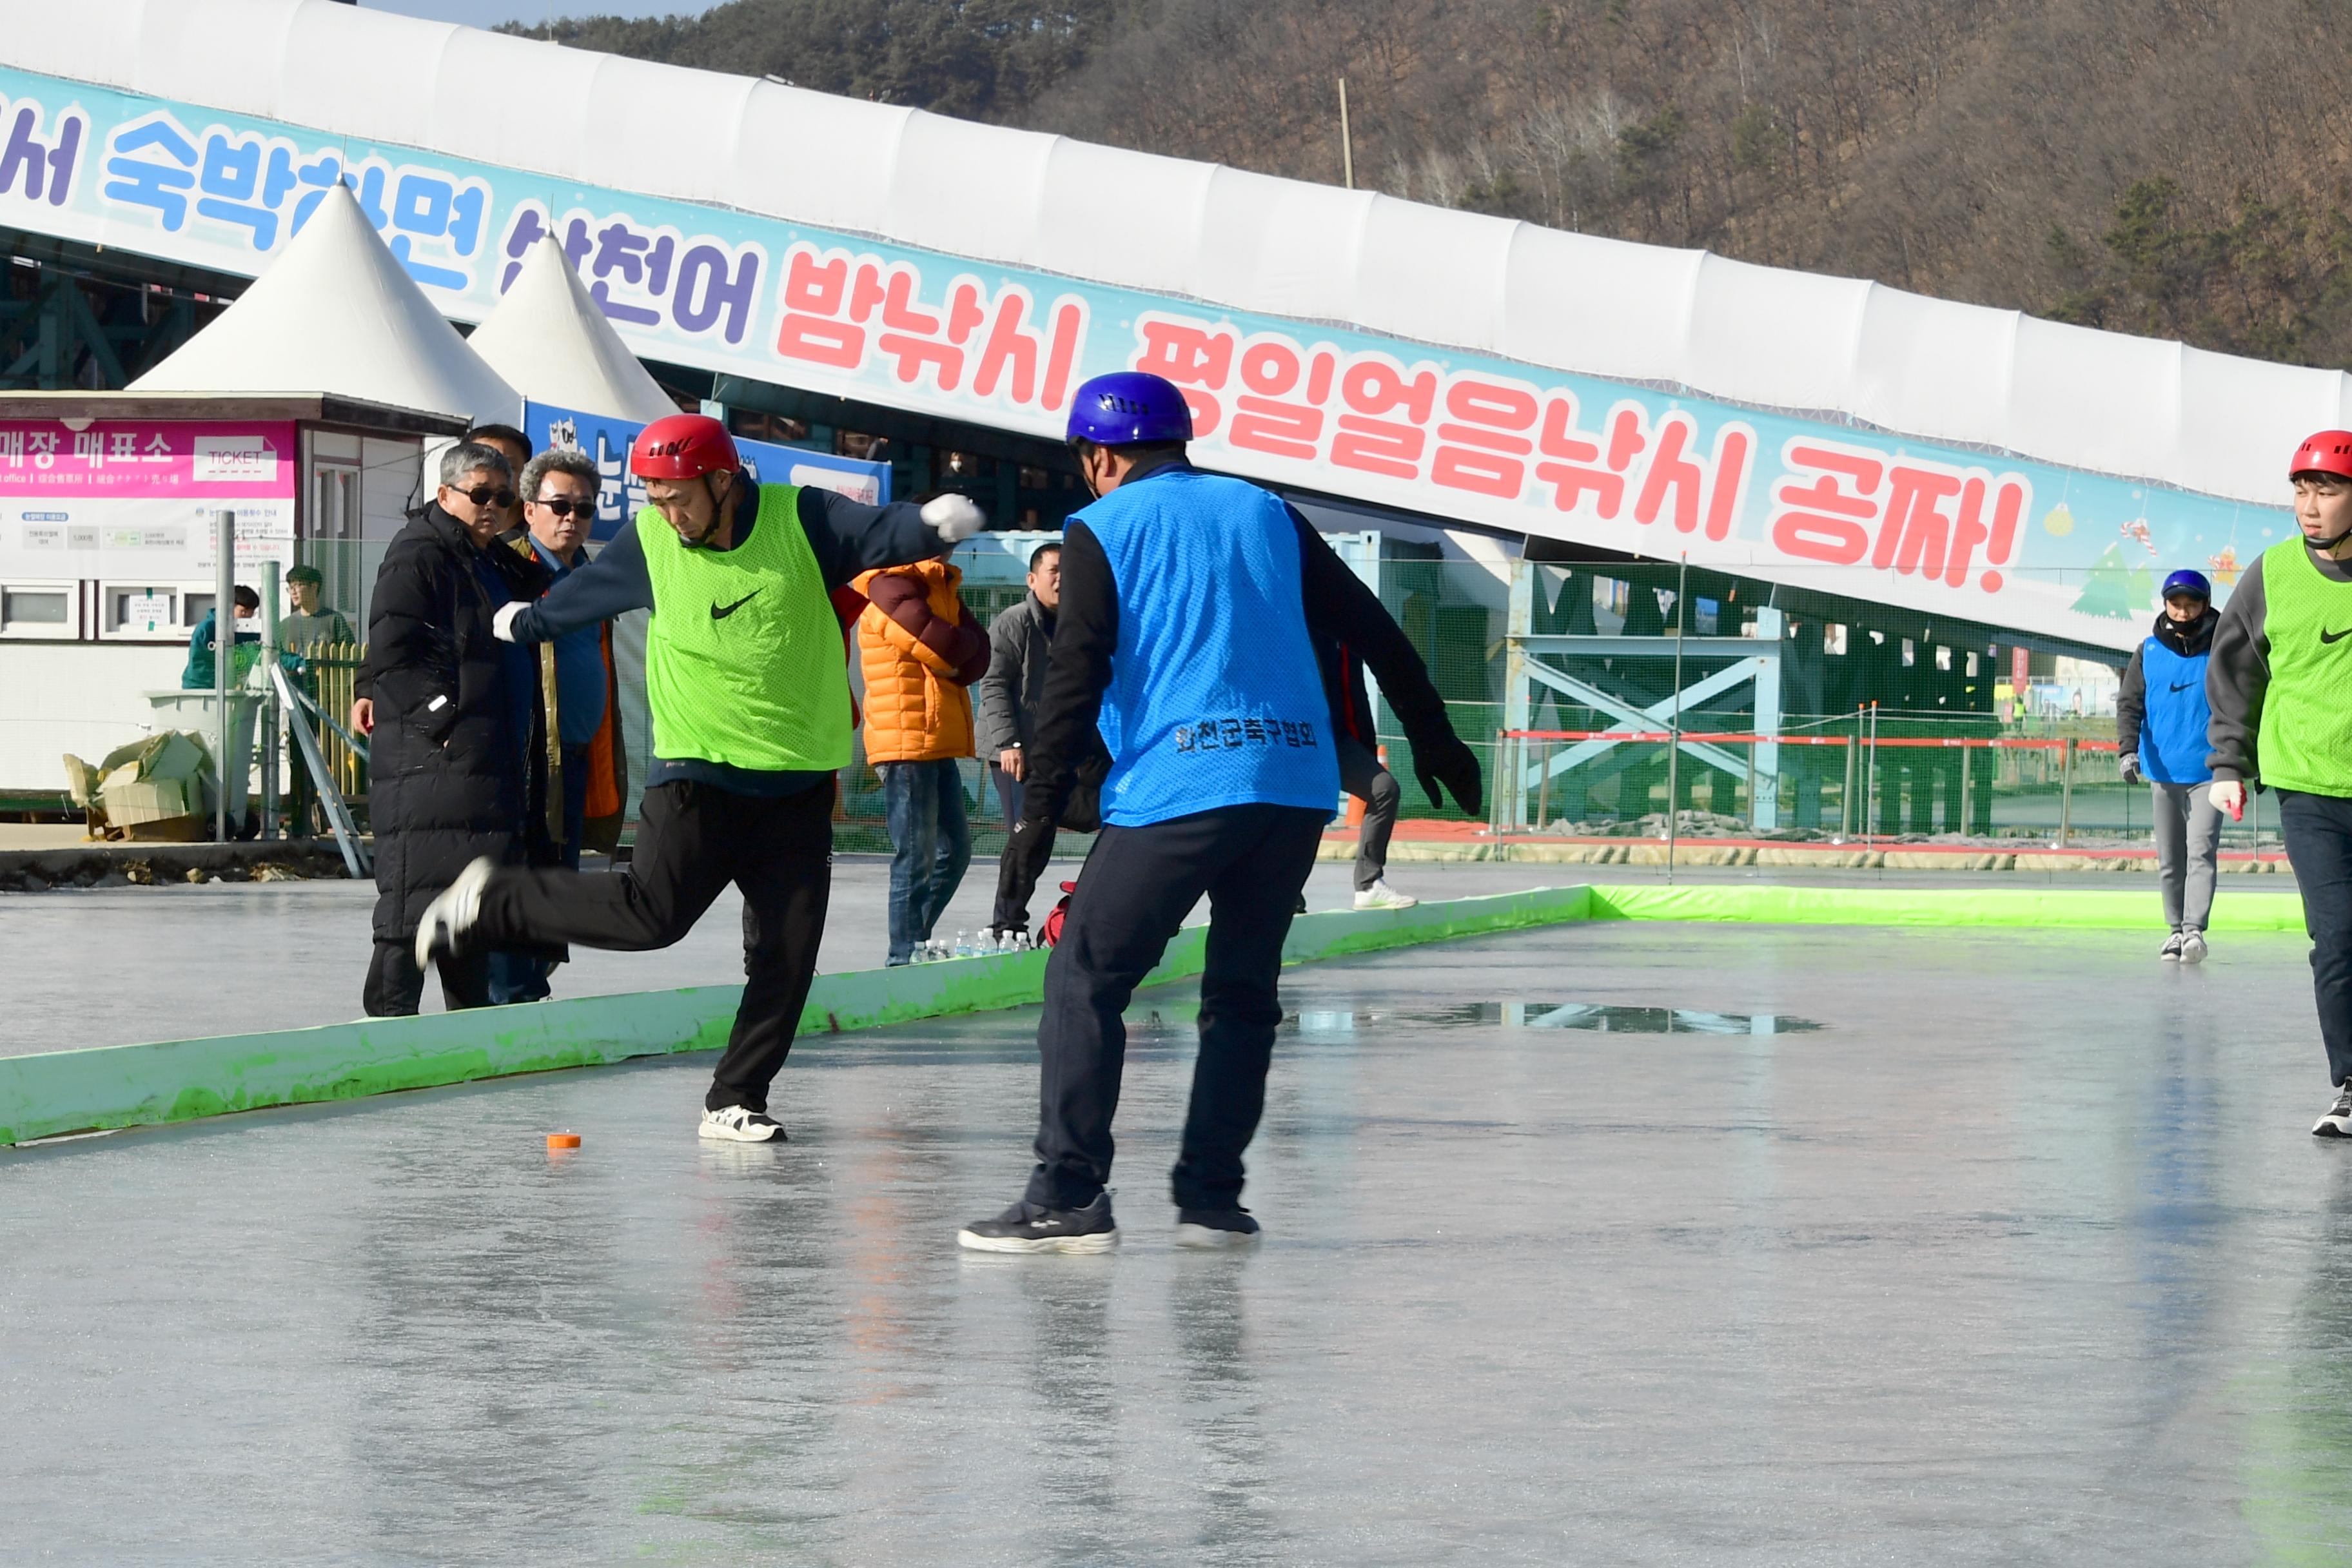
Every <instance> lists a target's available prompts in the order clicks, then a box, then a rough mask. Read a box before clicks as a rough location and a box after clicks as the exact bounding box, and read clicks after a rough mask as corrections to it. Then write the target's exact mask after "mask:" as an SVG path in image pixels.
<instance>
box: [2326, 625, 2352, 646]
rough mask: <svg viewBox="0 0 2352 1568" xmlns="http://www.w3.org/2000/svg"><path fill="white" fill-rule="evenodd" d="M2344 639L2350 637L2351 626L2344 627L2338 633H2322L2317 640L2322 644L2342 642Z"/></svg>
mask: <svg viewBox="0 0 2352 1568" xmlns="http://www.w3.org/2000/svg"><path fill="white" fill-rule="evenodd" d="M2346 637H2352V626H2346V627H2345V628H2344V629H2343V630H2342V631H2340V632H2329V631H2323V632H2321V633H2320V634H2319V640H2320V641H2321V642H2324V643H2332V642H2342V641H2343V640H2344V639H2345V638H2346Z"/></svg>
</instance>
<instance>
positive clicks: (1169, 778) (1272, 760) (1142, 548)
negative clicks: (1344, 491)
mask: <svg viewBox="0 0 2352 1568" xmlns="http://www.w3.org/2000/svg"><path fill="white" fill-rule="evenodd" d="M1076 520H1077V521H1082V522H1084V523H1085V524H1086V525H1087V530H1088V531H1090V532H1092V533H1093V534H1094V536H1095V538H1096V539H1097V541H1098V542H1100V543H1101V545H1102V548H1103V554H1104V555H1105V556H1106V557H1107V558H1108V560H1109V563H1110V570H1111V577H1112V580H1113V581H1114V582H1115V583H1116V584H1117V585H1118V652H1117V653H1116V654H1114V655H1113V656H1112V659H1111V673H1110V686H1109V688H1108V689H1107V690H1106V691H1105V692H1104V693H1103V704H1102V719H1101V723H1100V727H1101V730H1102V737H1103V742H1104V744H1105V745H1107V746H1108V747H1109V749H1110V755H1111V769H1110V777H1109V779H1108V781H1107V782H1106V783H1105V784H1104V785H1103V794H1102V799H1103V820H1104V821H1105V822H1108V823H1110V824H1112V825H1113V826H1119V827H1143V826H1149V825H1150V824H1152V823H1155V822H1165V821H1167V820H1169V819H1170V818H1171V817H1178V816H1192V815H1193V814H1194V813H1196V812H1202V811H1212V810H1214V809H1216V808H1217V807H1219V806H1226V805H1247V804H1250V803H1253V802H1255V803H1263V804H1266V805H1299V806H1308V807H1312V808H1314V809H1317V810H1319V811H1325V812H1328V811H1330V810H1331V809H1332V808H1333V804H1334V802H1335V801H1337V799H1338V798H1339V762H1338V760H1337V758H1336V757H1335V756H1334V754H1333V752H1332V746H1331V713H1330V708H1329V705H1328V702H1327V701H1326V700H1325V699H1324V696H1323V681H1322V677H1321V675H1320V673H1319V672H1318V668H1317V667H1316V663H1315V650H1314V648H1313V647H1312V646H1311V645H1310V644H1309V643H1308V641H1307V618H1306V611H1305V609H1304V607H1303V605H1302V604H1301V601H1300V596H1299V564H1298V534H1297V525H1296V524H1294V523H1293V522H1292V521H1291V519H1290V512H1289V510H1288V509H1287V508H1286V507H1285V506H1284V505H1283V504H1282V502H1281V501H1280V500H1278V499H1276V497H1275V496H1273V495H1271V494H1269V493H1268V492H1266V491H1265V490H1262V489H1258V487H1257V486H1255V485H1253V484H1248V483H1245V482H1244V481H1243V480H1240V479H1225V478H1223V477H1222V476H1219V475H1214V474H1202V473H1197V472H1195V471H1193V470H1192V469H1190V468H1162V469H1160V471H1159V472H1157V473H1153V474H1150V475H1147V476H1145V477H1144V478H1142V479H1137V480H1135V481H1134V482H1133V483H1130V484H1124V485H1121V486H1120V487H1119V488H1118V489H1115V490H1113V491H1111V492H1110V494H1108V495H1107V496H1105V497H1103V498H1102V499H1101V500H1097V501H1096V502H1094V503H1093V504H1092V505H1090V506H1088V507H1087V508H1086V509H1085V510H1081V511H1079V512H1078V513H1077V514H1076Z"/></svg>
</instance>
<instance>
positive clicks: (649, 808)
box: [468, 783, 833, 1110]
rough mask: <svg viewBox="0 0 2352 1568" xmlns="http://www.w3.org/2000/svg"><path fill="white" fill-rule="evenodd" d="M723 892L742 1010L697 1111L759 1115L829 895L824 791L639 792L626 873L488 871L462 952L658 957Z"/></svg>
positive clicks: (786, 1044) (785, 1046) (672, 788)
mask: <svg viewBox="0 0 2352 1568" xmlns="http://www.w3.org/2000/svg"><path fill="white" fill-rule="evenodd" d="M730 882H732V883H734V884H735V885H736V886H737V887H739V888H740V889H743V1001H742V1005H740V1006H739V1007H738V1008H737V1009H736V1010H735V1027H734V1030H733V1031H732V1032H731V1033H730V1034H729V1036H728V1037H727V1054H726V1055H724V1056H722V1057H720V1058H719V1070H718V1072H717V1073H716V1074H714V1075H713V1077H712V1080H711V1085H710V1093H709V1096H708V1097H706V1099H705V1100H704V1102H703V1103H704V1104H705V1106H706V1107H707V1108H708V1109H709V1110H723V1109H724V1108H726V1107H727V1106H730V1105H740V1106H745V1107H747V1108H749V1109H751V1110H766V1109H767V1108H768V1086H769V1084H771V1083H772V1082H773V1081H775V1077H776V1074H777V1073H778V1072H779V1071H781V1070H782V1068H783V1065H784V1058H785V1056H786V1055H787V1054H789V1053H790V1052H791V1050H792V1048H793V1031H794V1030H795V1029H797V1028H798V1027H799V1026H800V1020H801V1009H802V1008H803V1006H805V1005H807V1003H808V993H809V979H810V977H811V976H812V975H814V973H816V950H817V943H818V942H820V941H821V940H822V939H823V938H824V911H825V902H826V900H827V898H828V896H829V895H830V893H831V891H832V888H833V787H832V785H831V784H818V785H816V786H814V788H810V789H804V790H802V791H801V792H800V793H799V794H797V795H785V796H784V797H782V799H776V800H771V799H763V798H761V797H758V796H754V795H736V794H734V793H732V792H731V791H729V790H723V789H719V788H718V787H717V786H716V785H713V784H697V783H685V784H656V785H655V786H654V787H653V788H651V789H649V790H647V791H646V795H645V805H644V807H643V811H642V816H641V817H640V819H639V821H638V824H637V842H636V847H635V850H634V851H633V852H632V857H631V859H630V861H629V867H628V869H627V870H625V871H620V872H615V873H612V874H599V873H594V872H591V873H589V874H587V875H584V876H583V875H582V874H581V873H579V872H576V871H557V870H549V871H522V870H502V871H499V872H498V873H497V874H496V875H495V876H493V877H492V878H491V879H490V883H489V886H488V888H486V889H483V892H482V912H481V919H480V922H479V924H478V925H477V926H476V927H475V929H474V932H473V934H472V935H471V936H470V937H469V938H468V945H469V946H480V947H498V946H500V945H503V944H506V943H509V942H537V943H553V942H578V943H579V944H580V945H582V946H583V947H605V948H617V949H620V950H621V951H623V952H643V951H645V950H646V949H648V948H656V947H667V946H669V945H670V943H672V942H676V941H677V940H678V939H679V938H680V937H682V936H684V935H685V934H686V933H687V932H688V931H691V930H693V929H694V922H695V921H698V920H700V919H701V918H702V912H703V911H704V910H707V909H709V907H710V902H711V900H713V899H716V898H717V897H718V896H719V889H723V888H724V887H726V886H727V884H728V883H730Z"/></svg>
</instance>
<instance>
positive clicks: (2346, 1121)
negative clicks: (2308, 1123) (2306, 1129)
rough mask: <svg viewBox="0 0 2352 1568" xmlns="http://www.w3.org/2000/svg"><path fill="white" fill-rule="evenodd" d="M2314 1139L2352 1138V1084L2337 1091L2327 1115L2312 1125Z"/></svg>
mask: <svg viewBox="0 0 2352 1568" xmlns="http://www.w3.org/2000/svg"><path fill="white" fill-rule="evenodd" d="M2311 1135H2312V1136H2313V1137H2314V1138H2352V1083H2347V1084H2346V1085H2345V1086H2344V1087H2343V1089H2340V1090H2339V1091H2337V1093H2336V1103H2335V1104H2334V1105H2333V1106H2330V1107H2329V1108H2328V1111H2327V1114H2326V1115H2325V1116H2323V1117H2321V1118H2320V1119H2319V1120H2318V1121H2315V1122H2314V1123H2312V1127H2311Z"/></svg>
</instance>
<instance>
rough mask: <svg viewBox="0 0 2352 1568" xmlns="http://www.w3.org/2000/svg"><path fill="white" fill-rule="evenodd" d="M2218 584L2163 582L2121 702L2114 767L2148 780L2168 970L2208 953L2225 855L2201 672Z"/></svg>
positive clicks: (2215, 620) (2194, 579)
mask: <svg viewBox="0 0 2352 1568" xmlns="http://www.w3.org/2000/svg"><path fill="white" fill-rule="evenodd" d="M2220 623H2221V616H2220V615H2218V614H2217V613H2216V612H2215V611H2214V608H2213V586H2212V584H2210V583H2208V582H2206V580H2205V575H2204V574H2203V573H2201V572H2175V573H2174V574H2172V575H2171V576H2169V577H2167V578H2166V579H2165V580H2164V609H2163V611H2162V612H2161V613H2160V614H2158V616H2157V617H2156V630H2155V631H2154V632H2153V633H2151V634H2150V635H2149V637H2148V638H2147V641H2145V642H2143V643H2141V644H2140V646H2139V651H2138V652H2137V653H2135V654H2133V655H2132V657H2131V663H2130V664H2128V665H2126V667H2125V668H2124V684H2123V689H2122V691H2121V692H2119V693H2118V694H2117V695H2116V752H2117V756H2116V761H2117V762H2118V763H2120V764H2121V766H2122V768H2123V775H2124V782H2125V783H2126V784H2137V783H2139V782H2140V780H2142V779H2146V780H2147V783H2148V787H2149V789H2150V790H2151V791H2153V792H2154V794H2155V797H2156V864H2157V876H2158V879H2159V880H2160V881H2161V882H2162V883H2163V885H2164V918H2165V919H2166V920H2167V921H2169V922H2171V925H2172V934H2171V935H2169V936H2168V937H2166V938H2165V939H2164V952H2163V956H2164V958H2165V960H2166V961H2167V962H2168V963H2171V962H2179V963H2199V962H2200V961H2202V960H2203V958H2204V956H2205V922H2206V921H2207V919H2208V918H2210V915H2211V914H2212V911H2213V872H2214V865H2215V862H2216V861H2217V860H2218V859H2219V858H2220V857H2221V813H2220V812H2219V811H2218V810H2216V809H2215V808H2214V805H2213V803H2212V801H2211V800H2210V799H2208V798H2207V792H2206V788H2205V786H2206V785H2207V784H2210V783H2211V782H2212V779H2213V771H2212V769H2210V768H2209V767H2207V766H2206V765H2205V752H2206V741H2205V726H2206V721H2208V720H2209V719H2210V718H2211V717H2212V709H2211V707H2210V705H2209V704H2208V703H2207V701H2206V700H2205V666H2206V662H2207V660H2208V658H2210V655H2211V650H2212V647H2213V628H2214V627H2215V626H2217V625H2219V624H2220Z"/></svg>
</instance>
